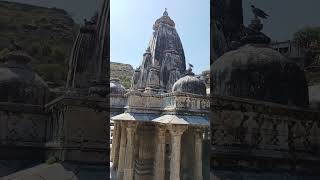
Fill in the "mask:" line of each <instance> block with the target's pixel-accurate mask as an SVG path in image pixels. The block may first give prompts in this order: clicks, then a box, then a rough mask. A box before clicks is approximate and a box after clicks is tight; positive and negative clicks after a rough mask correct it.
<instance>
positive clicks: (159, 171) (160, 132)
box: [155, 125, 166, 180]
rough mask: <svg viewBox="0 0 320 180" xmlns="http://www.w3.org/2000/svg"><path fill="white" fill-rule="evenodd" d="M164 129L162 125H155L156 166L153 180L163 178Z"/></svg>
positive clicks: (162, 179)
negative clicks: (156, 139)
mask: <svg viewBox="0 0 320 180" xmlns="http://www.w3.org/2000/svg"><path fill="white" fill-rule="evenodd" d="M165 133H166V129H165V127H164V126H162V125H158V126H157V138H158V141H157V144H156V147H157V149H156V150H157V152H156V165H155V166H156V167H155V180H164V178H165V153H166V152H165V150H166V134H165Z"/></svg>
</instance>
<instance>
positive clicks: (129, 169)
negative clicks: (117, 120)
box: [124, 122, 138, 180]
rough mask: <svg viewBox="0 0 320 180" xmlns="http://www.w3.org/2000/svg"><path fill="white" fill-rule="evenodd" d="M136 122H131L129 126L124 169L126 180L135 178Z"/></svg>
mask: <svg viewBox="0 0 320 180" xmlns="http://www.w3.org/2000/svg"><path fill="white" fill-rule="evenodd" d="M137 125H138V124H137V123H136V122H129V124H128V127H127V147H126V148H127V150H126V160H125V169H124V180H133V172H134V155H135V151H134V146H135V144H134V142H135V134H136V130H137Z"/></svg>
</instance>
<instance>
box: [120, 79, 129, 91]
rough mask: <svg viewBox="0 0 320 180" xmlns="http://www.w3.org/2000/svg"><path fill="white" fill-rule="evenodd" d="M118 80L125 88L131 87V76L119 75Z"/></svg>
mask: <svg viewBox="0 0 320 180" xmlns="http://www.w3.org/2000/svg"><path fill="white" fill-rule="evenodd" d="M120 81H121V83H122V85H123V86H124V87H125V88H126V89H129V88H130V87H131V77H128V76H121V77H120Z"/></svg>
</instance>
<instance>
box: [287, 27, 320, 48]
mask: <svg viewBox="0 0 320 180" xmlns="http://www.w3.org/2000/svg"><path fill="white" fill-rule="evenodd" d="M293 40H294V41H295V42H297V43H298V44H299V45H300V46H301V47H304V48H307V49H312V48H319V46H318V45H319V42H320V27H305V28H302V29H300V30H299V31H297V32H296V33H294V35H293Z"/></svg>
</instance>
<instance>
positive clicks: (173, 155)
mask: <svg viewBox="0 0 320 180" xmlns="http://www.w3.org/2000/svg"><path fill="white" fill-rule="evenodd" d="M153 30H154V32H153V37H152V38H151V41H150V43H149V46H148V48H147V50H146V52H145V53H144V54H143V60H142V64H141V66H140V67H139V68H138V69H137V70H136V71H135V73H134V75H133V83H132V87H131V89H130V90H129V91H128V92H127V93H126V94H123V93H122V92H123V87H122V86H121V85H119V84H118V85H117V82H111V84H110V87H112V90H111V94H110V104H111V116H112V117H111V120H112V121H113V122H114V129H113V134H112V136H113V138H112V150H111V161H112V175H113V178H114V179H117V180H133V179H134V180H152V179H157V180H165V179H170V180H180V179H181V180H189V179H197V180H204V179H209V159H208V158H207V157H208V156H209V149H210V147H209V137H210V136H209V119H208V114H209V108H210V102H209V98H208V96H207V95H206V86H205V84H204V82H203V81H202V80H200V79H199V78H197V77H195V76H194V74H193V73H192V71H191V68H189V69H187V70H186V63H185V56H184V51H183V47H182V44H181V40H180V38H179V35H178V34H177V31H176V29H175V23H174V21H173V20H171V18H170V17H169V15H168V12H167V11H165V12H164V13H163V16H162V17H160V18H159V19H158V20H156V22H155V24H154V25H153ZM208 61H209V60H208Z"/></svg>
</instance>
